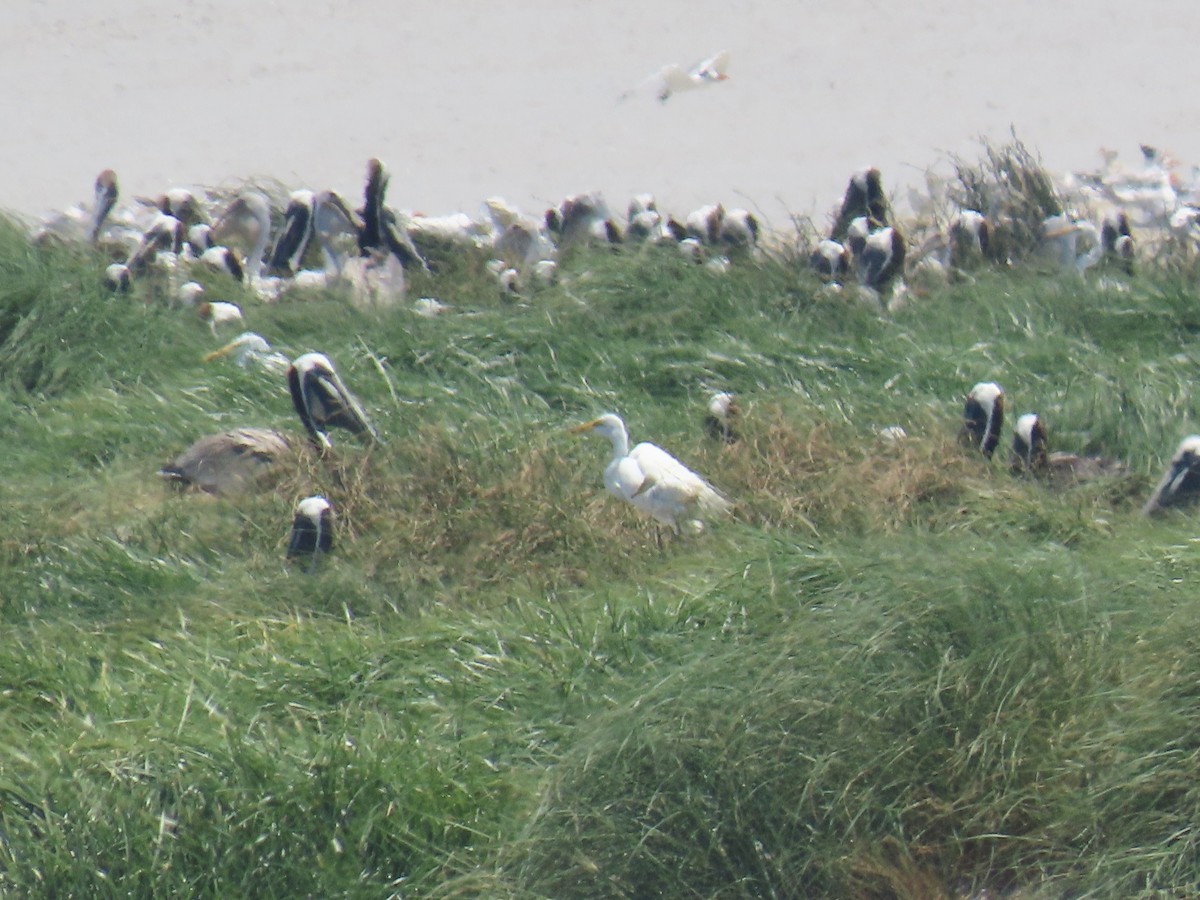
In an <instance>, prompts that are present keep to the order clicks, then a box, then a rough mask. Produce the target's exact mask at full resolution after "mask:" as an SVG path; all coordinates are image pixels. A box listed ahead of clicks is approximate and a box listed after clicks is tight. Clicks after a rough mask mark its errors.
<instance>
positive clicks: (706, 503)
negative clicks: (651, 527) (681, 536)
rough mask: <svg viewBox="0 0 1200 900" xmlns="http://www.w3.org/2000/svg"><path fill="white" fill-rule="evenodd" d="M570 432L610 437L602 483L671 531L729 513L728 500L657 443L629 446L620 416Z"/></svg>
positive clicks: (699, 525)
mask: <svg viewBox="0 0 1200 900" xmlns="http://www.w3.org/2000/svg"><path fill="white" fill-rule="evenodd" d="M572 431H574V432H575V433H577V434H581V433H585V432H592V433H594V434H599V435H602V436H603V437H606V438H608V439H609V440H610V441H611V442H612V450H613V455H612V459H611V460H610V461H609V463H608V466H607V467H606V468H605V469H604V486H605V487H606V488H608V490H609V492H610V493H612V494H613V495H615V496H617V497H620V498H621V499H622V500H624V501H626V502H627V503H630V504H632V505H633V506H635V507H637V508H638V509H640V510H641V511H642V512H644V513H646V514H647V515H650V516H653V517H654V518H655V519H657V520H658V521H659V522H662V523H663V524H664V525H667V526H669V527H670V528H671V530H672V531H674V532H676V533H679V532H680V531H681V530H682V529H687V530H688V531H690V532H692V533H699V532H701V531H703V530H704V522H703V519H704V518H706V517H709V516H714V515H721V514H724V513H726V512H728V511H729V509H730V504H729V501H728V500H726V499H725V498H724V497H722V496H721V495H720V494H719V493H717V491H716V490H715V489H714V488H713V487H712V485H710V484H709V483H708V482H707V481H705V480H704V479H703V478H701V477H700V476H699V475H697V474H696V473H695V472H693V471H692V470H691V469H689V468H688V467H687V466H685V465H684V464H683V463H681V462H680V461H679V460H677V459H676V458H675V457H673V456H672V455H671V454H669V453H667V451H665V450H663V449H662V448H661V447H658V446H656V445H654V444H650V443H645V442H643V443H640V444H638V445H637V446H636V447H634V448H633V449H632V450H631V449H630V448H629V432H628V431H626V430H625V423H624V422H622V421H621V418H620V416H617V415H615V414H613V413H606V414H605V415H602V416H600V417H599V418H598V419H593V420H592V421H590V422H586V423H584V424H583V425H579V426H576V427H575V428H574V429H572Z"/></svg>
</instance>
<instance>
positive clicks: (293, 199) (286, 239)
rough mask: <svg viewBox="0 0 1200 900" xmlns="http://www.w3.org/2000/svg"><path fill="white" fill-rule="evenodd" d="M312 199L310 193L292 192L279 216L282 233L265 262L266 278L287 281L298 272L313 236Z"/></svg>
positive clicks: (311, 193) (312, 195) (312, 196)
mask: <svg viewBox="0 0 1200 900" xmlns="http://www.w3.org/2000/svg"><path fill="white" fill-rule="evenodd" d="M314 197H315V195H314V194H313V192H312V191H292V194H291V196H290V197H289V198H288V205H287V210H286V211H285V212H284V214H283V231H282V232H281V233H280V235H279V239H278V240H277V241H276V242H275V249H274V250H273V251H271V258H270V260H269V261H268V262H267V272H268V274H271V275H280V276H282V277H284V278H290V277H291V276H293V275H295V274H296V272H297V271H298V270H299V269H300V260H301V259H303V258H304V251H305V250H306V249H307V248H308V241H309V238H311V237H312V233H313V203H314Z"/></svg>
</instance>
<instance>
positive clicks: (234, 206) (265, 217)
mask: <svg viewBox="0 0 1200 900" xmlns="http://www.w3.org/2000/svg"><path fill="white" fill-rule="evenodd" d="M212 236H213V239H214V240H216V241H218V242H220V243H228V242H229V241H230V239H233V240H234V241H235V242H237V243H240V244H241V245H242V247H241V250H242V253H243V259H244V264H243V268H244V270H245V276H246V278H247V279H248V280H249V281H250V283H251V284H256V283H257V282H258V280H259V278H260V276H261V275H262V269H263V256H264V255H265V254H266V252H267V245H268V244H269V243H270V242H271V201H270V200H268V199H267V197H266V195H265V194H263V193H261V192H260V191H254V190H250V191H243V192H242V193H240V194H238V196H237V197H236V198H234V200H233V202H232V203H230V204H229V206H227V207H226V208H225V211H224V212H223V213H222V214H221V217H220V218H219V219H218V220H217V223H216V224H215V225H214V226H213V230H212ZM214 249H215V248H214ZM206 255H207V253H206V254H205V256H206ZM201 259H204V256H201ZM239 280H240V279H239Z"/></svg>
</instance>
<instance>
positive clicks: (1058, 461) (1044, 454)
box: [1011, 413, 1125, 484]
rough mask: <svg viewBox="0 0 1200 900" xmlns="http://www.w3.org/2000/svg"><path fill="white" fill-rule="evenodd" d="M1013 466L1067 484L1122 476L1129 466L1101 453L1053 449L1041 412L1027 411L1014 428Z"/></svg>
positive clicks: (1018, 470)
mask: <svg viewBox="0 0 1200 900" xmlns="http://www.w3.org/2000/svg"><path fill="white" fill-rule="evenodd" d="M1011 465H1012V468H1013V471H1014V472H1028V473H1030V474H1031V475H1035V476H1038V477H1041V478H1046V479H1048V480H1050V481H1054V482H1059V483H1063V484H1074V483H1077V482H1081V481H1091V480H1093V479H1096V478H1103V477H1105V476H1113V475H1121V474H1123V473H1124V471H1125V466H1124V465H1122V464H1121V463H1119V462H1117V461H1116V460H1112V459H1105V458H1104V457H1100V456H1081V455H1079V454H1078V453H1064V452H1062V451H1055V452H1053V453H1051V452H1049V441H1048V439H1047V437H1046V426H1045V424H1044V423H1043V421H1042V417H1041V416H1039V415H1038V414H1037V413H1026V414H1025V415H1023V416H1021V417H1020V418H1018V419H1017V424H1016V425H1015V426H1014V427H1013V442H1012V463H1011Z"/></svg>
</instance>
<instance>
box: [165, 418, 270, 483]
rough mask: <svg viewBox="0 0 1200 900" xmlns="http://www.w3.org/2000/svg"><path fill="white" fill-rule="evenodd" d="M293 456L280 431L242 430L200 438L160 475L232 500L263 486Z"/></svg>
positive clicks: (172, 481)
mask: <svg viewBox="0 0 1200 900" xmlns="http://www.w3.org/2000/svg"><path fill="white" fill-rule="evenodd" d="M290 452H291V447H290V446H289V444H288V440H287V438H286V437H284V436H283V435H282V434H280V433H279V432H278V431H271V430H270V429H266V428H238V429H235V430H233V431H223V432H221V433H220V434H212V435H208V436H207V437H202V438H200V440H198V441H196V443H194V444H192V446H190V447H188V448H187V449H186V450H184V451H183V453H181V454H179V456H177V457H175V459H173V460H172V461H171V462H169V463H167V464H166V465H165V466H163V467H162V468H161V469H159V470H158V474H159V475H161V476H162V477H163V478H165V479H167V481H169V482H171V483H172V484H175V485H178V486H179V487H196V488H199V489H200V490H202V491H204V492H205V493H208V494H219V495H222V496H232V495H236V494H239V493H242V492H244V491H246V490H248V489H250V488H252V487H255V486H256V485H257V484H259V483H260V482H261V481H262V480H263V479H264V478H266V477H267V476H269V475H270V474H272V472H273V471H274V470H275V469H276V467H277V466H278V465H279V463H280V462H281V461H282V460H283V459H284V458H286V457H287V456H288V455H289V454H290Z"/></svg>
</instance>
